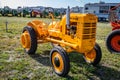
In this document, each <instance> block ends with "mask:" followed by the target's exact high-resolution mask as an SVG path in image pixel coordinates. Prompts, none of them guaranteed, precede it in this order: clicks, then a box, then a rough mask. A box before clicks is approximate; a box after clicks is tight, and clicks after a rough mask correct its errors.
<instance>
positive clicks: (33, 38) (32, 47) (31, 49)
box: [21, 26, 37, 54]
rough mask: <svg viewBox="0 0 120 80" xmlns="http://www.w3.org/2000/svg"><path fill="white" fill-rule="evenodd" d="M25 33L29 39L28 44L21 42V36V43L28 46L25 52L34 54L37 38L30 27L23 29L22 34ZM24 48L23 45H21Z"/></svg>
mask: <svg viewBox="0 0 120 80" xmlns="http://www.w3.org/2000/svg"><path fill="white" fill-rule="evenodd" d="M25 31H27V32H28V34H29V37H30V43H28V41H24V40H25V39H24V40H22V36H21V43H22V45H23V44H26V43H27V44H30V46H29V49H27V48H24V49H25V52H26V53H28V54H34V53H35V52H36V50H37V37H36V33H35V31H34V29H33V28H32V27H28V26H27V27H24V28H23V34H24V32H25ZM23 46H24V45H23Z"/></svg>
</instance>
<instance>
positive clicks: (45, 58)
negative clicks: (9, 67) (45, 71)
mask: <svg viewBox="0 0 120 80" xmlns="http://www.w3.org/2000/svg"><path fill="white" fill-rule="evenodd" d="M43 53H44V54H43ZM43 53H42V54H39V53H36V54H34V55H30V57H31V58H33V59H34V60H36V61H37V62H39V63H40V64H43V65H44V66H50V61H49V53H50V51H49V50H46V51H43Z"/></svg>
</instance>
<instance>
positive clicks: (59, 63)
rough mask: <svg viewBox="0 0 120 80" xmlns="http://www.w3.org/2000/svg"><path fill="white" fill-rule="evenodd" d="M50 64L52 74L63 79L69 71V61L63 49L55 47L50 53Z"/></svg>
mask: <svg viewBox="0 0 120 80" xmlns="http://www.w3.org/2000/svg"><path fill="white" fill-rule="evenodd" d="M50 62H51V65H52V67H53V70H54V72H55V73H56V74H57V75H59V76H62V77H65V76H66V75H67V74H68V72H69V70H70V60H69V57H68V55H67V53H66V52H65V51H64V49H63V48H61V47H59V46H56V47H54V48H53V49H52V50H51V52H50Z"/></svg>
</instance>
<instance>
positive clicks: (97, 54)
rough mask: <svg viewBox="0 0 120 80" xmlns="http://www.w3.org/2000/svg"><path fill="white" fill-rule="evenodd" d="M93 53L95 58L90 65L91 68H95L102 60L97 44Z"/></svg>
mask: <svg viewBox="0 0 120 80" xmlns="http://www.w3.org/2000/svg"><path fill="white" fill-rule="evenodd" d="M94 49H95V51H96V58H95V59H94V61H93V62H92V63H91V64H92V65H93V66H96V65H97V64H99V63H100V61H101V58H102V51H101V48H100V46H99V45H98V44H95V47H94Z"/></svg>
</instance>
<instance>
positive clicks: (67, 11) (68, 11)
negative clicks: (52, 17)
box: [66, 6, 70, 29]
mask: <svg viewBox="0 0 120 80" xmlns="http://www.w3.org/2000/svg"><path fill="white" fill-rule="evenodd" d="M66 26H67V29H70V7H69V6H68V8H67V10H66Z"/></svg>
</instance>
